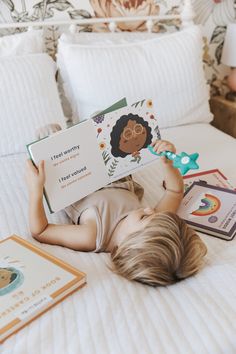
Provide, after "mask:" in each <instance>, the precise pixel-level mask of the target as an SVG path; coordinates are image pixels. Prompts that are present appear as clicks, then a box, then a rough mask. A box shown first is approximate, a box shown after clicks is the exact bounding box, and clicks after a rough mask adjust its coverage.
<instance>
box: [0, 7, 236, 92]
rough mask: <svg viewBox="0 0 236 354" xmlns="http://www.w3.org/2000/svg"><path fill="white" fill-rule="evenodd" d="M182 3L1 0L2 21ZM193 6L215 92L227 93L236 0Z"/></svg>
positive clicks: (152, 10) (158, 28)
mask: <svg viewBox="0 0 236 354" xmlns="http://www.w3.org/2000/svg"><path fill="white" fill-rule="evenodd" d="M181 5H182V1H180V0H175V1H174V0H173V1H172V0H131V1H126V0H116V1H114V0H106V1H103V0H43V1H37V0H1V1H0V22H12V21H14V22H17V21H37V20H41V19H70V18H71V19H77V18H90V17H92V16H97V17H106V16H109V17H110V16H111V17H112V16H131V15H134V16H135V15H150V14H159V13H176V12H178V11H180V8H181ZM193 6H194V9H195V12H196V18H195V22H196V23H201V24H202V25H203V34H204V53H203V61H204V66H205V70H206V77H207V80H208V82H209V83H210V85H211V94H212V95H217V94H224V93H225V92H226V91H227V86H226V82H225V76H226V75H227V73H228V70H229V68H226V67H224V66H223V65H221V64H220V58H221V51H222V46H223V40H224V35H225V30H226V25H227V24H228V23H229V22H233V21H235V19H236V0H193ZM179 25H180V24H179V22H178V21H172V22H170V21H167V22H165V23H161V24H159V25H155V26H154V28H153V30H154V31H155V32H165V31H169V30H171V29H173V28H175V27H179ZM119 27H120V28H119V30H129V31H136V30H138V31H143V30H145V26H144V25H143V24H142V23H140V22H135V23H125V22H124V23H122V24H120V26H119ZM81 30H83V31H95V30H96V31H104V30H107V28H106V26H105V25H102V26H99V27H96V28H95V27H94V26H84V27H83V28H81ZM9 32H11V31H9V30H8V31H6V30H2V31H1V32H0V35H4V34H7V33H9ZM58 36H59V32H58V29H57V28H56V29H55V28H50V29H49V32H48V33H47V38H46V42H47V46H48V50H49V52H51V54H53V51H54V50H55V46H56V39H57V37H58Z"/></svg>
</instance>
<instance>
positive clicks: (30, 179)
mask: <svg viewBox="0 0 236 354" xmlns="http://www.w3.org/2000/svg"><path fill="white" fill-rule="evenodd" d="M25 175H26V176H25V177H26V182H27V185H28V189H29V193H30V194H34V195H37V196H41V195H42V194H43V186H44V183H45V173H44V161H40V162H39V164H38V168H37V167H35V166H34V165H33V163H32V161H31V160H27V163H26V174H25Z"/></svg>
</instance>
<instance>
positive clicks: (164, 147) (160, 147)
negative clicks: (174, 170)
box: [151, 140, 176, 163]
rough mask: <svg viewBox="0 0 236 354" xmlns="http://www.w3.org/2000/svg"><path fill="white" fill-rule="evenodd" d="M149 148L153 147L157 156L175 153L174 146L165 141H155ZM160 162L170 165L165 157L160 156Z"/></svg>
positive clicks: (169, 161)
mask: <svg viewBox="0 0 236 354" xmlns="http://www.w3.org/2000/svg"><path fill="white" fill-rule="evenodd" d="M151 146H152V147H153V150H154V151H155V152H157V153H158V154H160V153H161V152H163V151H170V152H173V153H174V154H175V153H176V148H175V146H174V145H173V144H172V143H170V142H169V141H167V140H156V141H154V142H153V143H152V144H151ZM161 160H162V161H163V162H164V163H172V161H171V160H168V159H167V158H166V157H165V156H162V157H161Z"/></svg>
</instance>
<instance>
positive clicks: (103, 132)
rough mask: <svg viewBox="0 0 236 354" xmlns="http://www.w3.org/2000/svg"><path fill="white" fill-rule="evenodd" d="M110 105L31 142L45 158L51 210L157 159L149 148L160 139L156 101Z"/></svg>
mask: <svg viewBox="0 0 236 354" xmlns="http://www.w3.org/2000/svg"><path fill="white" fill-rule="evenodd" d="M120 102H121V101H120ZM122 102H123V103H124V99H123V100H122ZM125 102H126V100H125ZM118 103H119V102H118ZM114 107H115V109H114ZM110 108H112V109H110V110H109V108H108V109H107V110H106V111H104V112H105V113H104V112H101V113H100V114H99V115H97V116H95V117H93V118H91V119H88V120H86V121H83V122H81V123H79V124H76V125H74V126H73V127H71V128H68V129H66V130H64V131H60V132H58V133H56V134H54V135H52V136H49V137H47V138H44V139H42V140H39V141H37V142H34V143H32V144H29V145H28V146H27V148H28V151H29V154H30V156H31V159H32V160H33V162H34V163H35V164H36V165H37V164H38V162H39V161H40V160H44V161H45V175H46V181H45V185H44V187H45V188H44V195H45V197H46V200H47V203H48V206H49V209H50V211H51V212H56V211H59V210H61V209H63V208H65V207H66V206H68V205H71V204H72V203H74V202H76V201H78V200H80V199H82V198H83V197H85V196H86V195H88V194H90V193H92V192H94V191H96V190H98V189H100V188H102V187H104V186H105V185H107V184H108V183H111V182H114V181H116V180H118V179H120V178H122V177H125V176H127V175H129V174H130V173H133V172H136V171H138V170H139V169H141V168H143V167H144V166H146V165H148V164H150V163H153V162H154V161H156V160H157V159H158V156H156V155H153V154H152V153H151V152H150V151H149V149H148V145H150V144H151V143H152V142H153V141H154V140H156V139H160V133H159V129H158V119H157V118H156V117H155V115H154V113H153V111H152V101H151V100H142V101H138V102H136V103H134V104H132V105H131V106H127V105H124V104H123V106H122V107H121V108H119V109H116V108H117V104H115V105H113V106H112V107H110Z"/></svg>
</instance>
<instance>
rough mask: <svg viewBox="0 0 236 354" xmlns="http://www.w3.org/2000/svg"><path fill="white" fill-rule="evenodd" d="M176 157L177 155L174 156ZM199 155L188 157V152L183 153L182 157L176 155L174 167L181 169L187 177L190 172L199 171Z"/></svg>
mask: <svg viewBox="0 0 236 354" xmlns="http://www.w3.org/2000/svg"><path fill="white" fill-rule="evenodd" d="M174 155H175V154H174ZM198 156H199V154H198V153H197V152H195V153H194V154H191V155H188V154H186V152H181V154H180V155H175V158H174V159H173V166H174V167H176V168H179V169H180V172H181V174H182V175H185V174H186V173H187V172H188V171H189V170H197V169H198V168H199V166H198V164H197V163H196V160H197V158H198Z"/></svg>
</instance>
